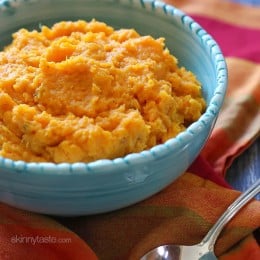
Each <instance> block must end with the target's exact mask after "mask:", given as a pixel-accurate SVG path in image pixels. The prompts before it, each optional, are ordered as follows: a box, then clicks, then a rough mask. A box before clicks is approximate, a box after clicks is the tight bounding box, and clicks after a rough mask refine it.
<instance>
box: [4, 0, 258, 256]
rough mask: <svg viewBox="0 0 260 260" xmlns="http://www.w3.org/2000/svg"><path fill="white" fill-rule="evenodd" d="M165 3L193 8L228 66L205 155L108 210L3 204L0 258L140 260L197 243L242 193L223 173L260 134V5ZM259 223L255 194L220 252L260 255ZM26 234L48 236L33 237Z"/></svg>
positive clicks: (211, 0)
mask: <svg viewBox="0 0 260 260" xmlns="http://www.w3.org/2000/svg"><path fill="white" fill-rule="evenodd" d="M165 2H167V3H170V4H173V5H175V6H176V7H178V8H180V9H182V10H183V11H184V12H186V13H188V14H189V15H191V16H192V17H193V18H194V19H195V20H196V21H197V22H198V23H200V24H201V25H202V26H203V27H204V28H205V29H206V30H207V31H208V32H209V33H210V34H211V35H212V36H213V37H214V38H215V39H216V40H217V42H218V43H219V45H220V47H221V48H222V50H223V53H224V55H225V57H226V60H227V64H228V68H229V87H228V93H227V98H226V101H225V104H224V107H223V109H222V111H221V114H220V116H219V119H218V121H217V123H216V126H215V128H214V131H213V132H212V135H211V137H210V139H209V140H208V143H207V145H206V146H205V148H204V149H203V151H202V152H201V154H200V156H199V157H198V158H197V160H196V161H195V162H194V164H193V165H192V166H191V167H190V169H189V170H188V171H187V172H186V173H184V174H183V176H181V177H180V178H179V179H178V180H176V181H175V182H173V183H172V184H171V185H170V186H169V187H167V188H166V189H164V190H163V191H161V192H160V193H158V194H156V195H155V196H153V197H151V198H149V199H147V200H145V201H143V202H141V203H138V204H136V205H134V206H131V207H128V208H125V209H122V210H118V211H115V212H111V213H107V214H102V215H97V216H88V217H86V216H83V217H77V218H76V217H75V218H68V219H66V218H56V219H54V218H51V217H47V216H42V215H37V214H33V213H30V212H26V211H23V210H18V209H15V208H12V207H10V206H7V205H4V204H0V260H2V259H11V260H12V259H14V260H16V259H17V260H19V259H28V260H30V259H37V260H41V259H76V260H81V259H90V260H91V259H96V258H98V259H101V260H103V259H104V260H117V259H118V260H124V259H130V260H135V259H138V258H139V257H140V256H141V255H143V254H144V253H145V252H146V251H148V250H149V249H151V248H153V247H154V246H157V245H161V244H165V243H176V244H186V245H189V244H194V243H197V242H199V241H200V240H201V239H202V238H203V237H204V235H205V234H206V233H207V231H208V230H209V229H210V227H211V226H212V225H213V223H214V222H215V221H216V220H217V219H218V217H219V216H220V215H221V214H222V212H223V211H224V210H225V209H226V208H227V206H228V205H229V204H230V203H231V202H232V201H233V200H234V199H235V198H236V197H237V196H238V195H239V194H240V192H239V191H236V190H233V189H231V187H230V186H229V185H228V184H227V183H226V182H225V179H224V177H225V173H226V170H227V168H228V167H229V166H230V165H231V163H232V161H233V160H234V158H236V157H237V156H238V155H239V154H241V153H242V152H243V151H245V149H246V148H248V147H249V146H250V144H251V143H252V142H253V141H254V140H256V138H257V137H259V126H260V113H259V107H260V106H259V104H260V7H256V6H253V5H252V4H248V5H244V4H243V5H242V4H239V3H234V2H231V1H228V0H167V1H165ZM251 2H252V3H253V4H255V3H254V2H256V1H251ZM259 226H260V202H259V201H256V200H254V201H252V202H250V203H249V204H248V205H247V206H246V207H244V208H243V209H242V210H241V211H240V213H239V214H238V215H237V216H236V217H235V218H234V219H233V220H232V221H231V222H230V223H229V224H228V225H227V226H226V228H225V229H224V231H223V232H222V233H221V235H220V237H219V239H218V240H217V243H216V247H215V252H216V254H217V256H218V258H219V259H221V260H232V259H234V260H244V259H247V260H257V259H260V249H259V244H258V242H257V239H256V236H255V235H256V234H257V228H258V227H259ZM26 237H32V238H35V239H36V238H37V237H38V238H42V237H45V238H46V237H47V238H49V240H48V239H47V240H46V241H45V242H43V241H42V242H39V241H38V242H36V243H33V241H26V240H25V238H26ZM58 241H63V243H61V242H60V243H58ZM92 250H93V251H92ZM93 252H95V254H96V256H95V254H94V253H93Z"/></svg>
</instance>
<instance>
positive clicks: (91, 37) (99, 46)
mask: <svg viewBox="0 0 260 260" xmlns="http://www.w3.org/2000/svg"><path fill="white" fill-rule="evenodd" d="M204 109H205V101H204V100H203V98H202V94H201V85H200V83H199V82H198V80H197V79H196V77H195V76H194V75H193V74H192V73H191V72H189V71H187V70H186V69H185V68H179V67H178V64H177V59H176V58H175V57H174V56H172V55H171V54H170V53H169V50H168V49H167V48H166V47H165V44H164V39H163V38H159V39H154V38H152V37H151V36H140V35H139V34H138V33H137V32H136V31H135V30H132V29H120V30H115V29H113V28H112V27H109V26H107V25H106V24H104V23H101V22H98V21H95V20H92V21H90V22H85V21H81V20H80V21H76V22H71V21H68V22H60V23H57V24H55V25H54V26H53V27H52V28H48V27H47V26H42V27H41V30H40V31H36V30H33V31H28V30H26V29H21V30H19V31H18V32H16V33H14V35H13V42H12V43H11V44H10V45H9V46H7V47H6V48H5V49H4V50H3V51H2V52H0V155H1V156H3V157H7V158H11V159H14V160H24V161H50V162H56V163H59V162H82V161H84V162H89V161H93V160H97V159H101V158H115V157H119V156H124V155H126V154H128V153H132V152H139V151H142V150H145V149H149V148H151V147H152V146H154V145H156V144H160V143H163V142H165V141H166V140H167V139H169V138H171V137H174V136H176V135H177V134H178V133H180V132H181V131H183V130H184V129H185V128H186V127H187V125H189V124H190V123H191V122H193V121H196V120H197V119H198V118H199V117H200V115H201V114H202V113H203V111H204Z"/></svg>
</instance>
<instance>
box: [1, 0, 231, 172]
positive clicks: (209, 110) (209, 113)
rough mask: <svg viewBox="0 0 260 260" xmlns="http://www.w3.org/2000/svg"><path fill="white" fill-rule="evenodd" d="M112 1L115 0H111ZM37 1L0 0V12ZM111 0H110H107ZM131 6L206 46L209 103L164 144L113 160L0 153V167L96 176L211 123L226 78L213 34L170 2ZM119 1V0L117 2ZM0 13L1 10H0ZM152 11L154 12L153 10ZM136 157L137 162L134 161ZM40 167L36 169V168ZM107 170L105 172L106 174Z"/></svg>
mask: <svg viewBox="0 0 260 260" xmlns="http://www.w3.org/2000/svg"><path fill="white" fill-rule="evenodd" d="M112 1H116V0H112ZM28 2H37V0H29V1H28V0H27V1H26V0H20V1H13V0H2V1H1V0H0V12H1V10H4V11H5V10H6V8H8V7H11V8H12V5H14V6H15V7H17V6H18V4H19V3H28ZM110 2H111V0H110ZM128 2H129V3H131V4H132V5H133V6H134V4H135V3H139V4H140V6H141V7H140V8H144V9H146V10H148V11H149V12H155V11H156V12H157V11H158V12H160V14H163V15H164V16H165V15H166V16H169V17H172V19H174V20H176V21H177V22H179V23H181V24H182V26H183V27H184V28H185V29H187V30H189V32H190V33H192V34H193V35H194V37H195V39H196V40H199V41H200V42H201V44H202V45H203V46H205V47H207V48H209V53H208V55H210V58H211V60H212V61H213V63H214V65H215V71H216V88H215V90H214V93H213V96H212V98H211V99H210V102H209V103H208V104H207V107H206V110H205V112H204V113H203V114H202V115H201V116H200V118H199V119H198V120H197V121H195V122H193V123H192V124H191V125H190V126H188V127H187V128H186V130H184V131H183V132H181V133H179V134H178V135H177V136H176V137H173V138H170V139H169V140H167V141H166V142H165V143H162V144H158V145H155V146H154V147H152V148H150V149H147V150H144V151H141V152H139V153H130V154H127V155H125V156H123V157H118V158H115V159H98V160H96V161H93V162H74V163H67V162H65V163H53V162H25V161H23V160H12V159H9V158H5V157H2V156H0V169H1V168H2V169H5V170H14V171H15V172H16V173H24V172H32V171H34V169H35V167H36V168H37V171H36V172H35V174H51V175H53V174H58V175H67V174H71V173H72V174H73V175H75V174H84V175H85V174H92V173H93V172H95V171H97V172H95V175H98V174H99V173H100V172H99V171H98V170H100V169H102V168H104V169H111V167H112V169H113V168H114V167H118V166H117V165H121V164H123V165H125V166H129V165H134V164H136V163H137V164H138V163H140V162H141V163H149V162H151V160H154V159H156V158H160V157H161V156H163V155H165V154H167V153H168V152H169V151H173V150H175V149H176V148H178V147H179V146H183V145H186V144H187V143H188V142H189V141H190V140H191V139H192V138H193V137H194V135H196V134H198V133H199V132H201V131H203V129H204V128H205V127H206V124H207V122H209V121H210V122H213V121H214V120H215V119H216V117H217V116H218V113H219V111H220V109H221V107H222V104H223V101H224V98H225V95H226V89H227V79H228V71H227V64H226V61H225V58H224V55H223V53H222V51H221V49H220V47H219V45H218V44H217V42H216V41H215V40H214V39H213V37H212V36H211V35H210V34H209V33H208V32H207V31H205V30H204V29H203V27H202V26H200V25H199V24H198V23H197V22H196V21H195V20H194V19H193V18H191V17H190V16H189V15H187V14H186V13H185V12H183V11H181V10H180V9H178V8H176V7H175V6H173V5H170V4H168V3H164V2H162V1H160V0H129V1H128ZM117 3H118V4H120V3H121V2H120V1H117ZM0 14H1V13H0ZM155 14H156V13H155ZM136 160H137V162H136ZM39 169H40V170H39ZM108 172H109V170H108V171H107V173H108Z"/></svg>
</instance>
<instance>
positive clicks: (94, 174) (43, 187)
mask: <svg viewBox="0 0 260 260" xmlns="http://www.w3.org/2000/svg"><path fill="white" fill-rule="evenodd" d="M92 18H95V19H97V20H100V21H104V22H106V23H107V24H109V25H111V26H113V27H115V28H122V27H126V28H129V27H131V28H135V29H136V30H137V31H138V32H140V33H141V34H150V35H152V36H154V37H159V36H163V37H165V38H166V45H167V46H168V48H169V49H170V50H171V52H172V53H173V54H174V55H175V56H176V57H177V58H178V59H179V63H180V65H183V66H185V67H186V68H187V69H189V70H191V71H192V72H193V73H195V74H196V75H197V77H198V79H199V80H200V81H201V82H202V85H203V95H204V98H205V99H206V102H207V109H206V112H205V113H204V114H203V115H202V116H201V117H200V119H199V120H198V121H197V122H195V123H193V124H192V125H191V126H190V127H189V128H188V129H187V130H186V131H184V132H182V133H181V134H179V135H178V136H177V137H176V138H173V139H170V140H168V141H167V142H166V143H164V144H161V145H157V146H155V147H153V148H152V149H150V150H147V151H143V152H141V153H137V154H129V155H127V156H125V157H123V158H116V159H114V160H98V161H95V162H91V163H73V164H68V163H61V164H53V163H25V162H23V161H12V160H10V159H4V158H1V157H0V201H2V202H5V203H7V204H10V205H13V206H15V207H18V208H22V209H26V210H30V211H34V212H40V213H47V214H54V215H63V216H75V215H88V214H96V213H102V212H108V211H112V210H115V209H119V208H122V207H126V206H128V205H131V204H133V203H136V202H138V201H141V200H143V199H145V198H147V197H149V196H151V195H152V194H154V193H156V192H158V191H160V190H161V189H163V188H164V187H165V186H167V185H169V184H170V183H171V182H172V181H173V180H175V179H176V178H178V177H179V176H180V175H181V174H182V173H183V172H184V171H185V170H186V169H187V168H188V166H189V165H190V164H191V163H192V161H193V160H194V159H195V158H196V157H197V155H198V154H199V152H200V150H201V148H202V147H203V146H204V144H205V142H206V140H207V138H208V136H209V134H210V132H211V130H212V128H213V126H214V123H215V121H216V118H217V116H218V113H219V110H220V108H221V106H222V103H223V99H224V96H225V91H226V84H227V68H226V64H225V60H224V58H223V55H222V53H221V50H220V49H219V47H218V45H217V43H216V42H215V41H214V39H212V37H211V36H210V35H209V34H208V33H207V32H206V31H205V30H204V29H203V28H201V27H200V26H199V25H198V24H197V23H196V22H194V21H193V20H192V19H191V18H190V17H189V16H187V15H186V14H184V13H183V12H181V11H180V10H178V9H176V8H174V7H173V6H169V5H166V4H164V3H162V2H160V1H150V0H103V1H101V0H74V1H71V0H31V1H30V0H27V1H25V0H24V1H22V0H20V1H0V45H1V46H0V48H2V47H3V46H4V45H6V44H8V43H9V42H10V41H11V33H12V32H14V31H16V30H17V29H19V28H20V27H26V28H28V29H32V28H39V24H41V23H42V24H48V25H51V24H52V23H54V22H57V21H60V20H68V19H70V20H77V19H86V20H90V19H92Z"/></svg>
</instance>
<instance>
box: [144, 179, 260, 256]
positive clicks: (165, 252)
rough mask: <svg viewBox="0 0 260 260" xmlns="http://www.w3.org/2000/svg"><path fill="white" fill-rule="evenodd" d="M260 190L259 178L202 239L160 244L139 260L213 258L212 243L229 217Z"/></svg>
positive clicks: (213, 243)
mask: <svg viewBox="0 0 260 260" xmlns="http://www.w3.org/2000/svg"><path fill="white" fill-rule="evenodd" d="M259 192H260V179H258V180H257V181H256V182H255V183H254V184H253V185H252V186H251V187H250V188H248V189H247V190H246V191H245V192H244V193H242V194H241V195H240V196H239V197H238V198H237V199H236V200H235V201H234V202H233V203H232V204H231V205H230V206H229V207H228V208H227V210H226V211H225V212H224V213H223V215H222V216H221V217H220V218H219V219H218V221H217V222H216V223H215V224H214V225H213V227H212V228H211V229H210V231H209V232H208V233H207V235H206V236H205V237H204V238H203V239H202V241H201V242H200V243H198V244H196V245H192V246H184V245H162V246H159V247H157V248H154V249H152V250H151V251H149V252H148V253H146V254H145V255H144V256H143V257H142V258H141V259H140V260H184V259H185V260H214V259H217V257H216V256H215V254H214V245H215V242H216V240H217V237H218V236H219V234H220V232H221V231H222V229H223V228H224V226H225V225H226V224H227V223H228V222H229V221H230V219H231V218H232V217H233V216H234V215H235V214H236V213H237V212H238V211H239V210H240V209H241V208H242V207H243V206H245V204H247V203H248V202H249V201H250V200H251V199H252V198H253V197H254V196H255V195H257V194H258V193H259Z"/></svg>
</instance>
